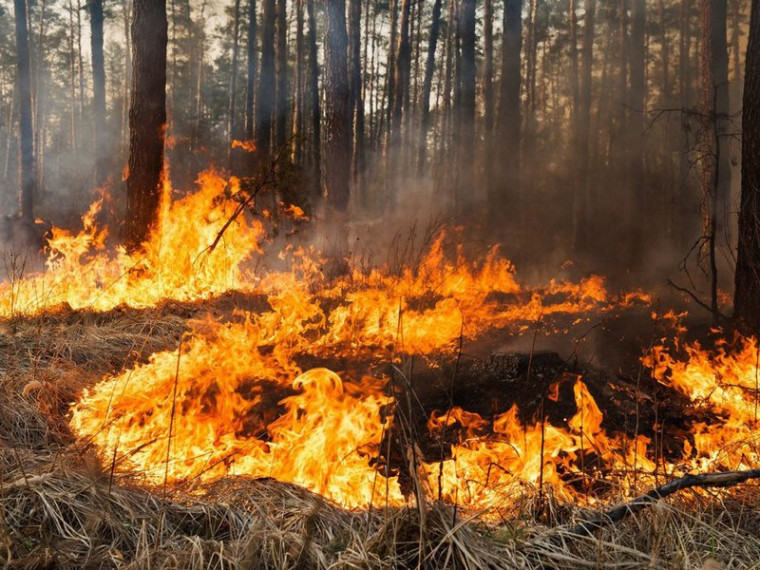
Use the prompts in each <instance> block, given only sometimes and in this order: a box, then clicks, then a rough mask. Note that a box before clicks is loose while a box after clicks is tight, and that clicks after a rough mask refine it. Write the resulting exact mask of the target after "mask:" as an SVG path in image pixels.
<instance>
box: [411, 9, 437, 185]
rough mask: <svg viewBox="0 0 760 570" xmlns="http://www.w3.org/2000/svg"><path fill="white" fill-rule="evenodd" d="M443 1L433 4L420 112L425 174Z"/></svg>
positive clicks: (420, 166) (420, 158)
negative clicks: (431, 95)
mask: <svg viewBox="0 0 760 570" xmlns="http://www.w3.org/2000/svg"><path fill="white" fill-rule="evenodd" d="M442 4H443V2H442V0H435V3H434V4H433V16H432V18H433V19H432V21H431V23H430V36H429V39H428V52H427V61H426V62H425V78H424V79H423V82H422V101H421V104H422V108H421V111H420V115H421V117H420V140H419V149H418V156H417V165H418V171H419V172H420V173H422V172H423V170H424V166H425V158H426V156H427V155H426V150H427V136H428V130H429V129H430V93H431V91H432V88H433V73H434V72H435V53H436V50H437V48H438V36H439V35H440V32H441V7H442Z"/></svg>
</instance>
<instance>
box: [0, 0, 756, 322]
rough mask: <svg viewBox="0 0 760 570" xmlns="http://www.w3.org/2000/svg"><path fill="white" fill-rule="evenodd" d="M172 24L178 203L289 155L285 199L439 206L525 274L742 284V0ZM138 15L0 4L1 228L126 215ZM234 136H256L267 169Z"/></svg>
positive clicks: (282, 2)
mask: <svg viewBox="0 0 760 570" xmlns="http://www.w3.org/2000/svg"><path fill="white" fill-rule="evenodd" d="M140 1H141V0H137V2H140ZM20 5H23V7H24V9H25V12H26V14H25V18H24V20H25V26H23V28H24V29H25V31H26V36H27V40H28V52H29V77H30V85H29V90H30V101H31V106H30V113H29V115H30V117H29V119H30V120H29V123H30V124H29V130H30V132H31V143H32V155H33V163H32V166H30V167H29V168H30V169H31V171H33V172H31V171H30V176H32V179H31V180H32V182H29V181H28V180H27V187H30V188H31V190H28V191H27V192H26V193H24V192H21V193H20V192H19V183H18V181H19V180H20V178H22V172H21V171H22V166H23V160H21V154H22V152H21V151H22V149H23V144H22V143H23V140H22V139H23V137H22V136H21V135H20V132H21V130H22V123H23V118H24V116H25V114H24V112H23V108H22V107H23V106H21V105H19V101H20V99H21V98H20V97H19V92H18V90H19V85H20V83H19V82H17V81H16V78H17V67H16V63H17V61H18V60H17V50H18V45H17V43H16V42H15V41H14V38H15V37H16V36H15V34H14V30H13V26H14V18H13V17H12V16H13V15H14V14H18V8H19V6H20ZM14 8H16V10H15V11H14ZM165 10H166V14H167V41H168V48H167V52H166V57H167V62H166V83H167V91H166V143H167V144H166V155H167V157H168V162H169V165H170V176H171V178H172V181H173V182H174V183H175V186H176V187H178V188H186V189H188V188H191V186H192V181H193V180H194V179H195V177H196V176H197V174H198V172H200V171H201V170H203V169H205V168H207V167H209V166H211V165H214V166H217V167H222V168H227V169H229V170H230V171H231V172H233V173H235V174H242V175H246V174H251V173H252V171H253V169H255V167H256V164H259V165H260V164H262V163H266V161H267V160H269V159H271V157H273V156H275V155H276V156H280V157H284V159H281V160H282V161H284V162H285V163H286V165H285V166H284V167H283V169H284V170H286V171H287V172H288V175H287V176H285V177H283V178H282V179H281V182H282V184H281V188H280V192H281V193H282V194H283V196H286V197H287V198H288V199H289V200H291V201H294V202H297V203H299V204H301V205H303V206H304V207H306V208H307V209H308V210H309V211H311V212H314V213H316V214H318V215H321V216H322V217H323V218H325V219H331V220H338V221H343V220H346V219H348V217H350V218H351V219H352V220H354V221H361V220H365V221H367V222H368V224H370V223H372V222H376V221H378V220H392V219H394V218H395V219H404V216H405V215H407V216H408V213H409V212H413V213H414V215H416V216H417V217H427V216H429V215H433V214H434V213H443V214H445V215H448V216H451V217H453V218H454V219H456V220H458V221H463V222H466V223H467V224H468V226H469V228H470V232H471V234H470V235H472V236H473V238H477V239H486V240H488V241H502V242H504V243H505V249H506V251H507V254H508V255H510V256H512V257H514V258H516V260H517V261H518V262H519V263H521V264H527V265H528V266H530V265H531V264H534V265H536V266H542V267H543V266H547V265H548V266H551V267H558V266H559V265H560V264H561V263H562V261H564V260H565V259H567V258H573V259H575V260H580V261H581V262H582V263H581V265H582V267H583V269H584V270H589V269H591V270H598V271H603V272H605V273H607V274H620V275H625V273H626V271H630V270H631V269H634V270H636V273H637V275H638V276H639V277H641V276H644V278H645V277H646V273H647V271H649V272H651V275H652V276H655V275H656V276H658V277H659V276H661V274H662V267H663V266H667V267H669V268H670V267H672V266H673V265H674V262H675V260H677V259H680V258H688V259H689V260H690V262H691V263H692V264H693V267H692V272H693V273H694V272H695V271H696V269H697V266H700V267H702V268H703V269H704V273H705V274H706V275H707V279H705V280H704V283H702V282H700V284H698V287H701V288H702V292H703V293H704V294H705V298H708V299H710V301H709V302H710V303H712V304H716V303H717V299H718V296H719V295H718V293H719V290H720V289H721V288H722V289H726V290H728V289H730V281H731V280H730V278H729V277H725V279H723V277H722V276H726V275H727V273H726V272H725V271H723V272H721V271H719V268H720V267H722V266H726V265H731V264H732V263H733V252H734V242H735V230H734V227H735V225H736V217H737V216H736V214H737V210H738V203H739V202H738V179H739V177H738V172H739V169H738V163H739V159H740V145H739V142H738V141H739V139H738V134H739V133H740V130H741V126H740V120H739V119H740V116H739V110H740V108H741V94H742V79H743V72H744V57H745V53H746V32H747V29H748V22H749V1H748V0H722V1H720V0H700V1H699V2H689V1H686V0H322V1H317V0H291V1H287V0H230V1H229V2H225V3H220V2H216V1H215V2H208V0H169V1H168V2H167V3H166V7H165ZM134 12H135V6H134V5H133V3H132V0H90V1H89V2H86V0H14V2H13V4H11V2H10V0H0V16H1V17H0V187H1V188H2V190H3V191H2V205H3V210H4V211H5V212H6V213H7V214H12V213H14V212H16V211H17V210H18V209H19V208H20V212H21V215H22V216H24V215H25V214H26V215H27V217H30V216H32V215H40V216H43V217H45V218H46V219H51V220H53V221H55V222H56V223H59V224H60V223H63V224H66V223H71V222H72V220H73V218H74V217H75V216H77V215H78V214H79V213H80V212H81V211H82V209H83V208H84V207H85V206H86V204H87V203H89V201H90V200H91V199H92V189H93V188H95V187H97V186H100V185H106V186H108V187H110V188H112V189H113V191H112V193H111V194H112V196H114V197H115V202H114V205H113V208H115V209H116V210H117V211H120V209H123V202H124V196H125V194H126V192H125V191H123V189H122V188H123V184H124V182H123V181H122V177H123V172H124V170H125V169H124V167H125V165H126V164H127V162H128V153H129V143H128V141H129V94H130V90H131V88H132V85H131V78H132V75H133V70H132V67H131V66H132V58H131V57H130V54H131V51H132V45H131V42H132V36H131V34H130V22H131V21H132V18H133V15H134ZM15 23H18V22H17V21H16V22H15ZM234 140H252V141H255V145H256V152H255V153H254V156H255V161H257V162H256V163H255V164H254V163H253V162H252V158H251V156H249V155H248V154H246V153H244V152H242V151H236V150H234V149H233V148H232V141H234ZM27 178H28V177H27ZM30 184H31V186H29V185H30ZM19 194H21V195H22V196H26V198H25V200H26V201H24V200H22V201H21V202H20V203H19V201H18V197H19ZM33 210H34V214H33ZM320 213H321V214H320ZM117 218H118V217H117ZM388 223H389V225H390V222H388ZM690 252H691V256H688V254H689V253H690ZM695 274H696V273H695ZM721 279H723V281H721ZM713 309H715V310H717V307H715V306H714V307H713Z"/></svg>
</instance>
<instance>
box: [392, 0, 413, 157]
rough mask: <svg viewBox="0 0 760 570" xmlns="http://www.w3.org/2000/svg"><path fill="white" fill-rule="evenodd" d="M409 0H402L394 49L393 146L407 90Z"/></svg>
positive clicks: (409, 47)
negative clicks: (396, 41) (399, 22)
mask: <svg viewBox="0 0 760 570" xmlns="http://www.w3.org/2000/svg"><path fill="white" fill-rule="evenodd" d="M410 9H411V0H402V4H401V25H400V27H399V31H400V33H399V40H398V49H397V50H396V65H395V79H394V81H393V87H394V89H393V90H392V91H391V96H392V103H391V105H392V107H393V116H392V119H391V123H390V125H391V132H392V133H393V145H394V147H395V146H397V145H399V144H400V142H401V121H402V117H403V116H404V112H405V111H406V109H405V105H404V100H405V99H406V93H407V92H408V90H409V76H410V72H411V63H412V51H411V46H410V44H409V13H410Z"/></svg>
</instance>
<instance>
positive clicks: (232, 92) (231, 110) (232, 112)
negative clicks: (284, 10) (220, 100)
mask: <svg viewBox="0 0 760 570" xmlns="http://www.w3.org/2000/svg"><path fill="white" fill-rule="evenodd" d="M239 40H240V0H235V5H234V8H233V14H232V69H231V70H230V85H229V89H228V91H227V139H228V142H229V147H228V149H227V152H228V153H230V160H231V159H232V152H231V150H232V141H234V140H235V139H237V138H238V133H237V116H236V115H237V76H238V53H239V51H240V50H239V46H240V41H239ZM230 166H232V164H230Z"/></svg>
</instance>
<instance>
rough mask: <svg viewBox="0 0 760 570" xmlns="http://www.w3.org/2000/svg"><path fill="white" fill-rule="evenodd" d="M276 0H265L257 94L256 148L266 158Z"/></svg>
mask: <svg viewBox="0 0 760 570" xmlns="http://www.w3.org/2000/svg"><path fill="white" fill-rule="evenodd" d="M275 18H276V4H275V0H264V14H263V20H264V23H263V30H262V37H261V71H260V77H259V89H258V93H257V95H256V115H257V119H256V148H257V150H258V152H259V156H260V157H261V158H262V159H264V160H266V158H267V157H268V156H269V153H270V151H271V143H272V134H273V133H272V119H273V116H274V109H275V54H274V49H275V47H274V42H275Z"/></svg>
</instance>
